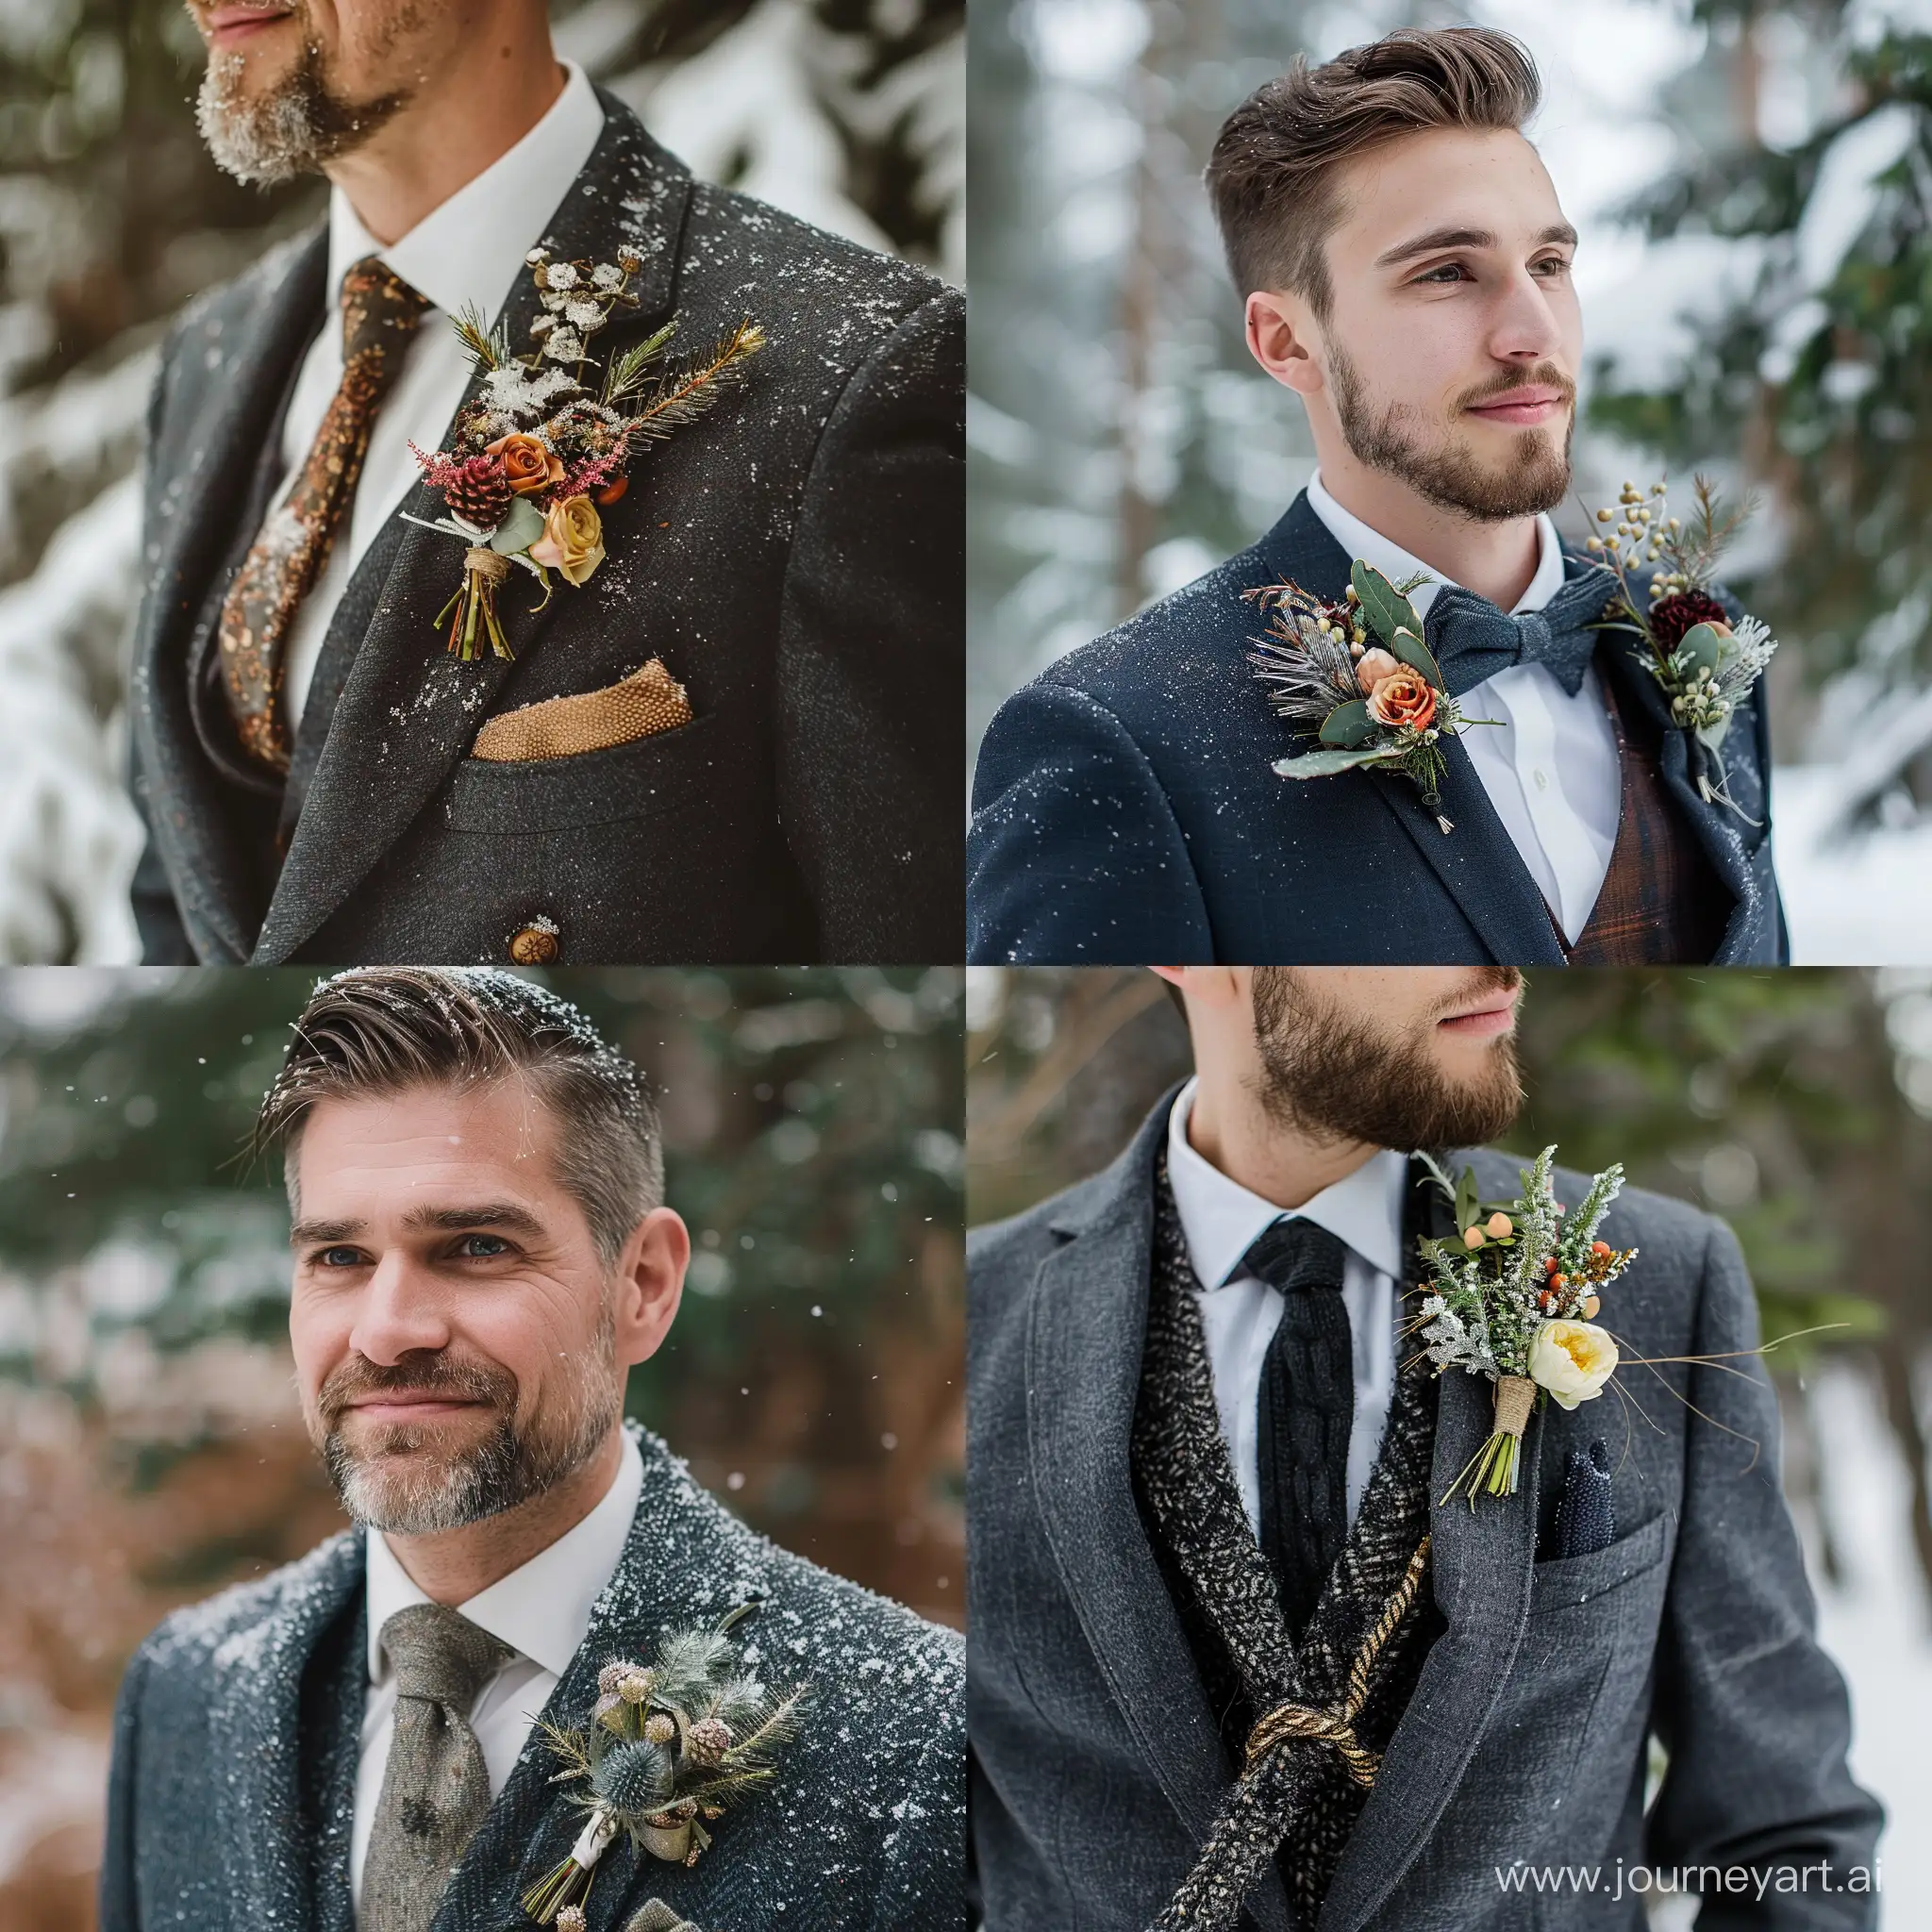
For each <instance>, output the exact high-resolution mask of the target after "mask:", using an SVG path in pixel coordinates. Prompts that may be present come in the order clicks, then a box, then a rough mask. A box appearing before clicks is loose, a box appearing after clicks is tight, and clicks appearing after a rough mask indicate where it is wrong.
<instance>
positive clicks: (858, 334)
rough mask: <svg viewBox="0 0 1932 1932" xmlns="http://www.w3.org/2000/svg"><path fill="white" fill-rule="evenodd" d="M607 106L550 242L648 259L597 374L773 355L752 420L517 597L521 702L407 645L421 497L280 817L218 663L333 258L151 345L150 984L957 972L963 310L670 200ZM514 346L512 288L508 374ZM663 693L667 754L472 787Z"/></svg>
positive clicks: (347, 623)
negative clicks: (584, 572)
mask: <svg viewBox="0 0 1932 1932" xmlns="http://www.w3.org/2000/svg"><path fill="white" fill-rule="evenodd" d="M599 98H600V99H601V101H602V103H603V107H604V112H605V115H606V117H607V118H606V122H605V127H604V132H603V135H602V138H601V139H600V140H599V142H598V143H597V146H596V149H595V151H594V152H593V153H592V155H591V159H590V161H589V163H588V164H587V166H586V167H585V169H584V172H583V174H582V175H580V176H579V177H578V179H577V182H576V184H575V187H574V188H573V190H572V191H571V192H570V193H569V194H568V195H567V196H566V197H565V199H564V201H563V203H562V204H561V205H560V206H559V207H558V210H557V212H556V214H555V216H554V217H553V219H552V223H551V225H550V228H549V230H548V231H547V232H546V234H545V235H544V237H543V242H544V244H545V245H546V246H548V247H549V248H550V249H551V250H552V252H553V254H555V255H556V256H558V257H559V258H585V257H592V256H594V257H595V258H598V259H600V260H609V259H611V258H613V257H614V256H615V253H616V251H617V249H618V248H619V247H620V246H621V245H623V244H625V243H628V244H629V245H630V246H631V247H632V248H634V249H635V250H636V251H637V252H638V253H639V254H640V255H641V257H642V258H643V261H644V268H643V271H642V274H641V275H640V276H639V277H638V278H637V280H636V281H635V282H634V283H633V285H632V286H633V289H634V290H635V291H636V292H638V293H639V294H640V295H641V298H642V301H641V307H640V308H637V309H635V310H631V311H629V312H628V315H627V319H626V320H625V321H623V322H621V323H613V324H612V325H611V327H610V328H609V330H608V332H607V334H606V335H605V336H604V337H601V338H600V339H599V341H600V345H604V346H607V347H608V351H609V352H610V353H612V354H616V353H621V352H622V351H623V350H624V349H625V348H626V347H627V346H629V344H630V343H631V342H632V341H635V340H638V339H639V338H641V336H642V335H644V334H645V333H647V332H648V331H649V330H651V329H653V328H655V327H657V326H658V325H661V324H662V323H663V322H664V321H666V320H667V319H668V318H669V317H670V316H671V315H672V314H673V313H674V312H675V313H676V314H678V315H679V316H680V317H681V318H682V323H683V327H682V332H681V338H680V340H681V342H682V343H683V344H684V345H686V346H690V347H693V348H695V347H700V346H703V345H705V344H708V342H710V341H713V340H715V339H717V338H718V337H720V336H722V335H723V334H724V333H726V332H728V330H729V329H730V328H731V327H732V326H733V325H736V324H737V323H739V322H740V321H741V320H743V319H745V318H746V317H750V318H752V319H754V320H756V321H758V322H759V323H760V324H762V325H763V326H764V328H765V330H766V332H767V335H768V336H769V338H770V346H769V347H768V348H767V349H766V350H765V351H764V352H763V353H762V354H760V355H759V356H758V358H755V359H754V361H753V363H752V364H751V366H750V372H749V377H748V380H747V381H746V383H745V385H744V387H743V388H742V390H741V392H740V393H738V394H737V395H736V396H734V397H732V398H730V399H729V400H727V401H726V402H724V404H723V405H721V406H720V407H719V408H716V409H714V410H713V411H712V412H711V414H710V415H708V417H706V418H705V419H704V420H703V421H702V422H701V423H699V424H697V425H694V426H692V427H690V428H687V429H685V430H683V431H681V432H680V433H679V434H678V435H677V436H676V437H675V439H674V440H673V441H670V442H667V443H664V444H661V445H656V446H653V447H651V448H649V449H648V450H647V451H646V452H645V453H643V454H642V455H641V456H640V457H639V458H637V459H636V460H635V462H634V463H633V466H632V473H631V475H632V481H631V487H630V490H629V492H628V493H627V494H626V495H625V497H624V498H623V500H622V501H621V502H620V503H618V504H617V505H616V506H615V507H614V508H608V509H607V510H605V511H604V512H603V515H604V525H605V537H606V544H607V548H608V559H607V561H606V562H605V564H604V565H603V567H602V569H601V570H600V571H599V572H598V574H597V575H596V576H595V577H594V578H593V579H592V580H591V583H590V584H589V586H587V587H586V588H585V589H583V590H581V591H575V590H572V589H570V588H569V587H567V586H562V585H559V586H558V591H557V594H556V595H555V596H554V597H553V598H552V599H551V602H550V605H549V608H547V609H546V610H545V611H544V612H543V613H542V615H541V616H533V615H531V614H530V610H529V607H530V605H532V604H533V603H534V602H535V601H537V599H536V593H535V586H534V584H533V583H532V582H531V580H530V579H528V578H527V577H524V576H522V575H520V574H519V575H513V577H512V580H511V582H510V583H508V585H506V586H505V590H504V593H503V596H502V598H501V602H500V608H502V610H503V612H504V614H505V617H506V628H507V630H508V639H509V642H510V644H511V646H512V647H513V648H514V650H515V651H516V653H517V661H516V662H515V663H514V664H509V663H505V662H503V661H501V660H499V659H497V658H485V659H484V660H483V661H481V662H478V663H474V664H462V663H458V662H457V661H456V660H455V659H453V658H448V657H446V656H445V654H444V651H443V647H442V644H441V641H440V640H439V638H438V636H437V633H436V630H435V627H434V624H433V620H434V618H435V616H436V613H437V611H438V609H439V608H440V607H441V605H442V603H443V601H444V599H445V598H446V597H447V596H448V595H449V593H450V591H451V590H452V589H453V588H454V587H455V585H456V583H457V580H458V574H459V572H460V569H461V563H462V556H461V551H460V548H459V546H458V544H457V543H456V541H454V540H453V539H451V538H449V537H446V536H442V535H440V534H437V533H435V532H432V531H427V530H422V529H418V528H416V527H415V526H414V525H410V524H408V523H406V522H405V521H403V513H404V512H408V513H409V514H411V515H415V516H421V517H434V516H437V515H440V514H441V513H442V506H441V498H440V497H437V496H435V495H434V494H433V493H432V492H431V491H429V490H428V489H427V488H426V487H425V486H423V485H418V486H417V487H416V488H415V489H413V490H412V491H410V492H409V494H408V496H407V497H405V498H404V500H403V502H402V504H401V506H400V508H399V509H398V512H397V514H395V515H394V516H392V517H391V519H390V521H389V523H388V524H387V525H385V526H384V528H383V529H382V531H381V532H380V534H379V535H378V537H377V538H376V540H375V542H374V543H373V544H372V545H371V547H370V549H369V550H368V552H367V553H366V554H365V555H364V557H363V558H362V559H361V561H360V563H359V564H358V567H357V569H356V572H355V574H354V575H353V577H352V578H351V580H350V583H349V585H348V588H347V591H346V593H345V594H344V596H343V598H342V601H341V605H340V607H339V608H338V609H337V611H336V613H335V617H334V621H333V624H332V625H331V627H330V630H329V634H328V638H327V641H326V643H325V647H324V651H323V655H322V659H321V663H320V665H319V667H318V670H317V672H316V676H315V684H314V687H313V689H312V691H311V693H310V695H309V698H308V704H307V708H306V710H305V714H304V716H303V718H302V719H301V721H300V725H299V729H298V732H297V738H296V748H295V759H294V771H293V774H292V775H291V781H290V790H289V797H288V801H287V806H288V810H287V813H286V814H284V809H283V800H282V798H281V796H280V788H279V786H265V785H264V782H263V780H262V778H261V776H260V775H259V774H258V773H257V772H256V771H254V770H252V769H251V768H250V767H249V766H248V765H247V764H246V763H245V762H244V761H243V760H242V758H241V756H240V754H239V752H238V751H237V750H236V747H235V733H234V728H233V725H232V724H231V723H230V721H229V719H228V716H227V712H226V707H225V701H224V697H223V693H222V689H221V680H220V675H219V667H218V665H217V663H216V661H215V660H216V658H217V655H218V654H217V652H216V650H215V645H214V637H213V630H214V621H215V618H216V615H217V614H218V612H219V609H220V606H221V600H222V597H223V594H224V592H225V589H226V586H227V584H228V582H229V580H230V578H231V577H232V575H233V573H234V571H235V570H236V569H237V567H238V566H239V564H240V562H241V559H242V557H243V556H244V555H245V554H246V552H247V549H248V546H249V544H250V542H251V541H253V538H254V536H255V532H256V529H257V527H258V523H259V520H260V516H261V512H262V509H263V508H265V506H266V504H267V502H268V501H269V500H270V497H269V491H270V486H271V485H272V483H273V482H274V480H275V452H276V451H277V450H278V447H279V439H280V425H281V420H282V417H283V414H284V411H285V410H286V408H287V404H288V397H289V394H290V392H291V389H292V386H293V380H294V377H295V375H296V373H297V371H298V369H299V367H300V364H301V360H302V358H303V356H304V354H305V352H306V350H307V348H308V343H309V342H310V341H311V340H312V339H313V337H314V335H315V333H316V331H317V329H318V328H319V327H320V326H322V325H323V322H324V315H325V308H326V306H327V304H326V299H325V278H326V263H327V250H328V238H327V232H326V228H325V227H324V226H318V227H317V228H315V229H313V230H311V231H309V232H308V233H307V234H305V235H303V236H300V237H297V238H296V239H295V240H294V241H293V242H290V243H288V244H286V245H284V246H282V247H279V248H277V249H275V250H274V251H273V252H272V253H270V254H269V255H268V256H266V257H265V258H263V259H262V260H261V261H259V262H258V263H257V264H256V265H255V266H254V267H253V268H252V269H250V270H249V271H248V273H247V274H245V275H242V277H241V278H240V279H239V280H237V281H235V282H232V283H230V284H228V285H227V286H226V287H225V288H222V289H220V290H217V291H214V292H213V293H211V294H209V295H207V296H204V297H202V298H200V299H198V300H197V301H196V302H194V303H193V304H192V305H191V307H190V308H188V310H187V311H186V312H185V313H184V314H183V315H182V317H181V318H180V319H179V321H178V322H177V323H176V324H175V328H174V331H173V333H172V335H171V336H170V338H169V341H168V343H167V347H166V350H165V353H164V356H163V360H162V368H161V374H160V377H159V380H158V383H157V385H156V388H155V393H154V400H153V404H152V408H151V409H150V414H149V448H148V471H147V498H146V528H145V539H144V563H145V570H146V589H145V594H144V596H143V599H142V607H141V614H140V620H139V627H138V632H137V637H136V643H135V658H134V678H133V704H132V712H133V733H132V737H133V745H132V762H133V789H134V794H135V799H136V802H137V804H138V806H139V807H140V808H141V809H142V813H143V814H144V816H145V818H146V820H147V823H148V826H149V829H150V835H151V840H150V845H149V850H148V853H147V857H146V858H145V860H144V862H143V864H142V869H141V873H140V875H139V878H138V881H137V885H136V892H135V900H136V910H137V914H138V916H139V919H140V923H141V925H142V933H143V938H144V943H145V949H146V953H147V957H148V958H149V959H150V960H153V961H170V960H172V961H184V962H185V961H189V960H192V959H197V958H198V959H200V960H203V961H205V962H208V963H220V964H230V963H243V962H255V963H259V964H275V963H280V962H284V961H289V960H317V961H328V962H341V963H368V962H400V961H421V962H427V963H439V962H441V963H461V962H466V961H476V962H481V961H489V960H496V961H503V960H504V959H505V958H507V952H506V948H507V944H508V940H509V938H510V937H511V936H512V935H513V934H514V933H516V932H517V931H518V930H519V929H521V928H523V927H525V925H528V924H531V923H532V922H533V921H534V920H536V919H537V918H539V917H545V918H547V919H549V920H550V921H551V922H552V923H553V924H555V925H556V926H557V927H558V935H559V943H560V948H561V953H560V957H561V958H562V960H563V961H564V962H566V963H573V962H575V963H588V962H592V961H597V962H610V961H617V962H623V961H677V962H680V963H691V962H711V961H730V960H780V961H784V960H811V959H835V960H869V961H877V960H898V961H924V960H932V959H957V958H959V957H960V950H959V949H960V945H961V913H960V900H961V884H960V858H959V834H958V799H959V795H960V791H961V790H962V787H963V781H964V772H963V767H962V764H961V750H960V746H959V742H958V694H959V691H960V687H961V679H962V675H963V651H964V629H963V618H962V616H961V610H962V602H963V592H962V582H963V573H964V503H963V495H962V475H963V462H962V452H963V415H964V408H963V394H964V368H963V364H964V317H963V305H962V303H961V299H960V297H959V295H958V292H957V291H953V290H950V289H947V288H946V287H944V286H943V285H942V284H941V283H939V282H937V281H935V280H934V279H933V278H932V277H931V276H930V275H926V274H925V273H924V272H923V271H922V270H920V269H918V268H916V267H913V266H911V265H909V264H908V263H905V262H902V261H896V260H891V259H889V258H885V257H882V256H878V255H874V254H871V253H868V252H867V251H866V250H864V249H862V248H858V247H855V246H853V245H851V244H850V243H847V242H841V241H839V240H837V239H835V238H834V237H831V236H828V235H824V234H821V233H819V232H817V231H816V230H814V229H811V228H808V227H806V226H805V225H802V224H801V223H798V222H795V221H792V220H791V219H790V218H788V217H787V216H785V215H782V214H780V213H778V212H777V211H776V210H775V209H774V208H767V207H765V206H763V205H762V204H760V203H758V202H755V201H751V200H747V199H746V198H745V197H743V196H741V195H737V194H730V193H725V192H721V191H719V190H717V189H713V188H708V187H706V186H703V185H701V184H699V183H697V182H694V181H693V180H692V179H691V175H689V174H688V173H687V171H686V170H685V168H684V167H683V165H682V164H681V163H680V162H678V161H677V160H676V159H675V158H674V157H672V156H671V155H669V154H667V153H665V152H664V150H663V149H662V148H660V147H658V145H657V144H656V143H655V142H653V141H652V140H651V138H650V137H649V136H648V135H647V134H646V133H645V132H644V130H643V128H642V126H641V125H640V124H639V122H638V121H637V119H636V117H635V116H634V115H633V114H632V113H631V112H630V110H629V109H628V108H625V106H624V105H623V104H622V103H621V102H620V101H618V100H617V99H615V98H614V97H613V96H612V95H610V94H608V93H600V96H599ZM539 312H540V310H539V308H538V300H537V294H536V291H535V290H534V288H533V287H532V285H531V283H530V280H529V277H528V275H524V276H522V277H521V278H520V279H519V282H518V284H517V287H516V289H515V291H513V293H512V294H511V296H510V299H509V303H508V308H507V310H506V315H507V319H508V325H509V330H510V337H511V341H512V342H513V343H514V344H516V345H518V346H522V345H524V344H525V342H526V341H527V339H528V338H527V327H528V325H529V323H530V321H531V320H532V318H533V317H534V316H535V315H536V314H537V313H539ZM442 325H443V324H441V321H439V322H438V323H437V326H442ZM473 392H474V386H473ZM653 656H657V657H660V658H663V660H664V662H665V664H666V666H667V668H668V669H669V670H670V672H671V675H673V676H674V677H675V678H677V679H678V680H679V681H681V682H682V683H683V684H684V685H685V686H686V688H687V690H688V691H689V692H690V695H691V705H692V708H693V709H694V711H695V713H696V716H695V718H694V719H693V721H692V722H691V724H687V725H685V726H684V727H682V728H681V729H679V730H676V731H673V732H669V733H665V734H663V735H660V736H658V737H652V738H646V739H641V740H638V741H634V742H632V743H629V744H625V745H621V746H618V747H616V748H614V749H611V750H606V751H595V752H590V753H586V754H583V755H581V756H578V757H574V758H562V759H556V760H549V761H545V762H541V763H521V764H520V763H510V764H502V763H486V762H484V761H482V760H479V759H475V758H470V757H469V756H468V753H469V750H470V747H471V744H472V743H473V741H475V736H476V732H477V729H478V727H479V726H480V725H481V724H483V722H484V721H485V719H487V718H489V717H491V716H492V715H493V714H495V713H498V712H501V711H506V710H509V709H512V708H516V707H519V706H522V705H526V704H529V703H532V702H533V701H536V700H539V699H542V698H549V697H556V696H560V695H564V694H567V693H573V692H580V691H595V690H598V689H601V688H602V687H604V686H607V685H610V684H614V683H615V682H617V681H618V680H619V679H620V678H623V677H625V676H626V675H628V674H629V673H631V672H633V671H635V670H636V669H637V668H638V666H639V665H640V664H641V663H642V662H643V661H644V660H645V659H646V658H650V657H653ZM296 808H299V811H300V817H299V820H298V821H297V822H296V823H295V824H294V826H293V831H292V841H291V843H290V845H289V849H288V857H287V862H286V864H279V863H278V861H277V858H276V854H275V832H276V827H277V821H278V818H280V817H283V816H285V815H286V816H292V815H293V811H294V810H295V809H296Z"/></svg>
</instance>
